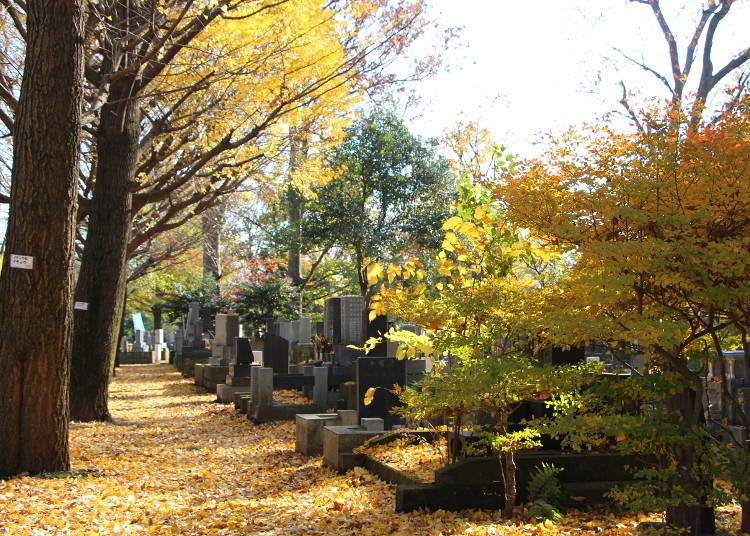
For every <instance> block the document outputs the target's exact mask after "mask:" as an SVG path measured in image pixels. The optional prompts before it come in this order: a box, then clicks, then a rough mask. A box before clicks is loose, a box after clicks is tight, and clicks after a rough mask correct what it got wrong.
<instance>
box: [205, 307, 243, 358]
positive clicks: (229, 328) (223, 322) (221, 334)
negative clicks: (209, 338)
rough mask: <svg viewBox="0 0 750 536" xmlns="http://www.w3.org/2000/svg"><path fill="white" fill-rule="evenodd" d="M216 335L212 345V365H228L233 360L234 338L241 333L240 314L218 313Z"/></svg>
mask: <svg viewBox="0 0 750 536" xmlns="http://www.w3.org/2000/svg"><path fill="white" fill-rule="evenodd" d="M215 322H216V335H215V337H214V340H213V344H212V346H211V356H212V360H211V361H210V363H211V364H212V365H227V364H229V363H231V362H233V357H232V354H233V352H234V339H235V338H236V337H237V336H238V335H239V326H240V317H239V316H238V315H227V314H218V315H216V321H215Z"/></svg>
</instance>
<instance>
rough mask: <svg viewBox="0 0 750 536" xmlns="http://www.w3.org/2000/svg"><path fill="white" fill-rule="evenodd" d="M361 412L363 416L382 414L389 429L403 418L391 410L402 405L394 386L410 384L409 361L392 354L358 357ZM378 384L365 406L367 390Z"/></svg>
mask: <svg viewBox="0 0 750 536" xmlns="http://www.w3.org/2000/svg"><path fill="white" fill-rule="evenodd" d="M356 381H357V412H358V415H359V418H360V419H361V418H369V417H379V418H381V419H383V421H384V423H385V428H386V429H387V430H388V429H390V428H391V427H392V426H393V425H394V424H401V423H403V419H401V417H398V416H396V415H393V414H392V413H391V409H393V408H394V407H397V406H401V405H403V404H401V402H400V401H399V399H398V397H397V396H396V395H395V394H394V393H393V392H392V389H393V386H394V385H400V386H402V387H403V386H404V385H405V384H406V362H405V361H404V360H402V359H394V358H392V357H359V358H357V360H356ZM371 387H375V388H376V390H375V396H374V397H373V400H372V403H370V404H368V405H365V403H364V400H365V393H367V390H368V389H370V388H371Z"/></svg>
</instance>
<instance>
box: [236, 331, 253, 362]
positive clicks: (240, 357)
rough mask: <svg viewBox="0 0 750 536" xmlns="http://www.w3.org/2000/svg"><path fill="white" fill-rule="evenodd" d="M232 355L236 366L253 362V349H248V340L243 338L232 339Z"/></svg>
mask: <svg viewBox="0 0 750 536" xmlns="http://www.w3.org/2000/svg"><path fill="white" fill-rule="evenodd" d="M234 355H235V361H236V363H237V364H238V365H243V364H250V363H252V362H253V349H252V348H251V347H250V339H247V338H245V337H235V338H234Z"/></svg>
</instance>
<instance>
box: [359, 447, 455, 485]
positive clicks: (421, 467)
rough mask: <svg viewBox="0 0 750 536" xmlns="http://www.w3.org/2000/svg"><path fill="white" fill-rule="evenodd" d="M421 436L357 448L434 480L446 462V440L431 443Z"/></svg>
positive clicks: (417, 476)
mask: <svg viewBox="0 0 750 536" xmlns="http://www.w3.org/2000/svg"><path fill="white" fill-rule="evenodd" d="M420 439H421V438H419V437H416V438H415V437H413V436H411V437H405V438H399V439H395V440H393V441H391V442H389V443H386V444H383V445H367V444H365V445H363V446H362V447H359V448H357V449H355V452H362V453H363V454H367V455H369V456H372V457H373V458H375V459H377V460H380V461H382V462H384V463H387V464H388V465H390V466H392V467H395V468H396V469H398V470H400V471H403V472H405V473H407V474H409V475H411V476H413V477H415V478H418V479H419V480H421V481H422V482H434V481H435V471H437V470H438V469H440V468H441V467H443V466H444V465H445V464H446V460H447V457H448V448H447V445H446V444H445V441H440V442H436V443H430V442H428V441H426V440H424V439H421V440H420Z"/></svg>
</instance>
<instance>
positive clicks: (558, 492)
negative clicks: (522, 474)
mask: <svg viewBox="0 0 750 536" xmlns="http://www.w3.org/2000/svg"><path fill="white" fill-rule="evenodd" d="M562 471H563V469H562V468H561V467H555V466H554V465H553V464H549V463H544V462H542V464H541V465H539V466H537V467H535V468H534V470H533V471H532V472H531V475H530V476H529V487H528V490H527V491H528V495H529V501H531V502H532V503H534V502H537V501H543V502H545V503H549V504H552V505H555V506H560V500H561V499H562V487H561V486H560V481H559V480H558V475H559V474H560V473H561V472H562Z"/></svg>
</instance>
